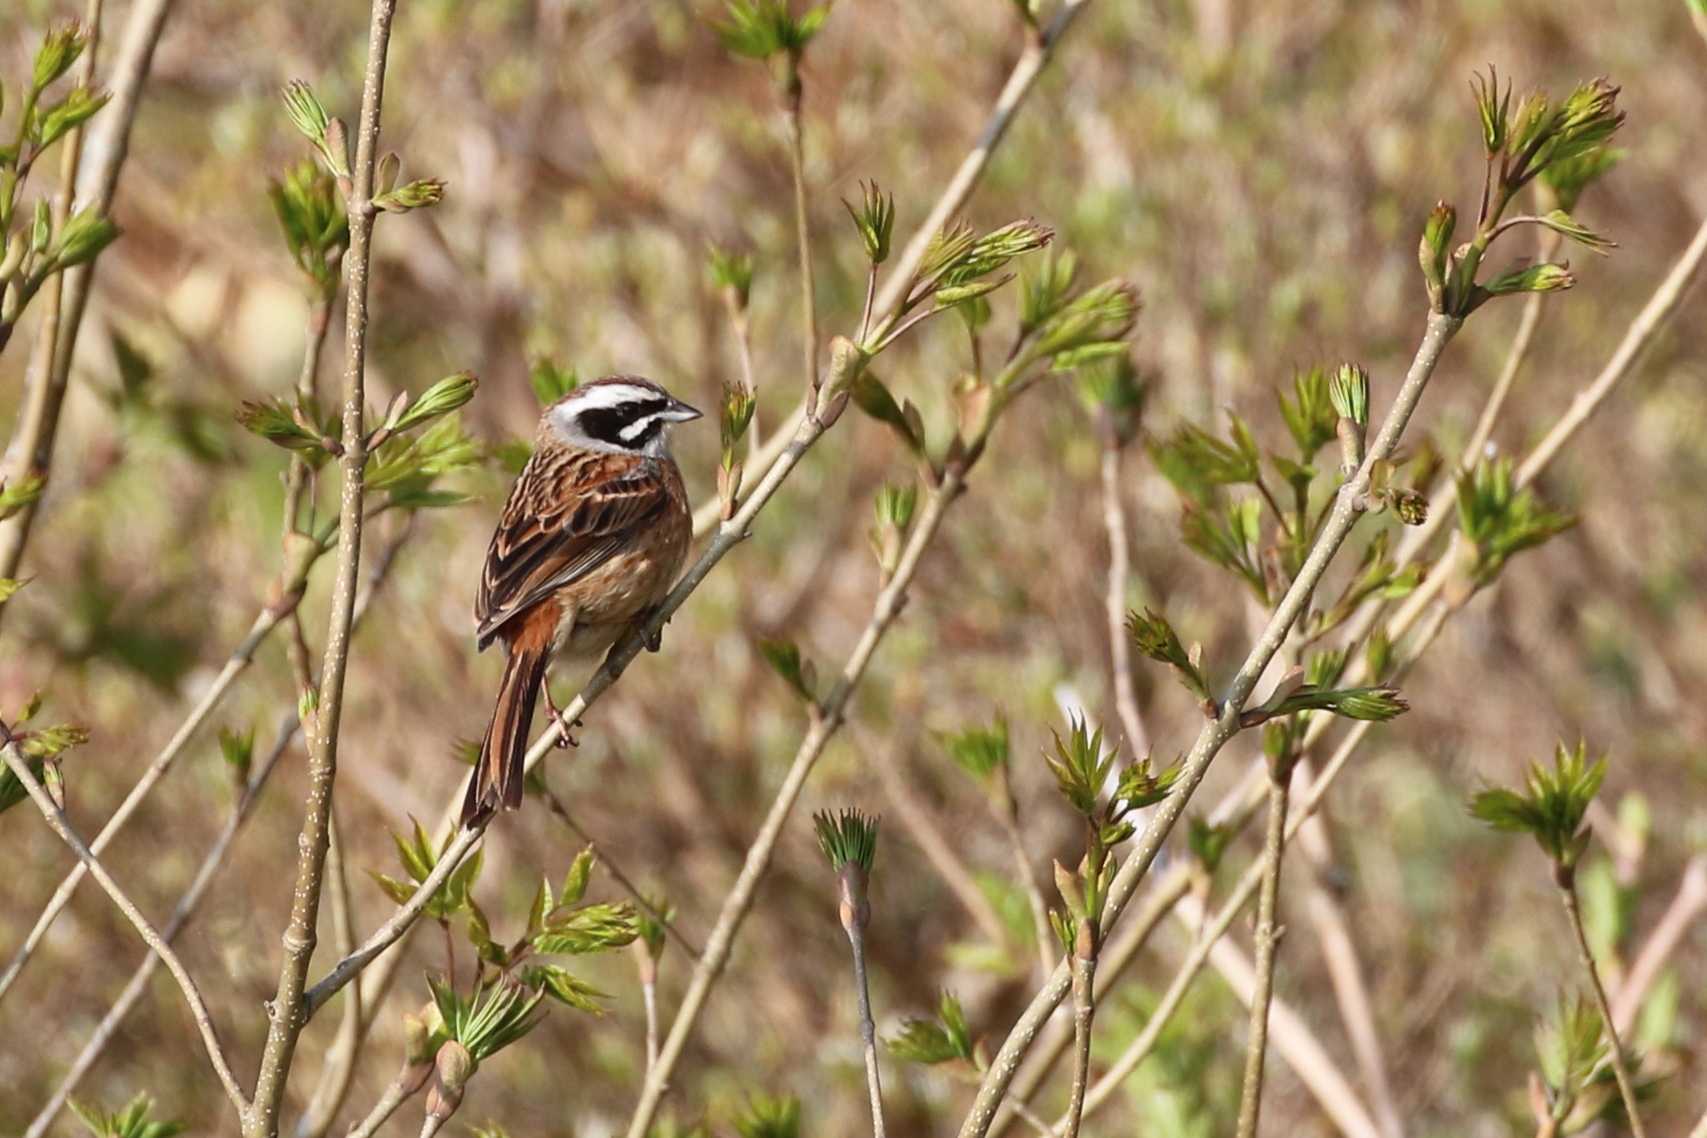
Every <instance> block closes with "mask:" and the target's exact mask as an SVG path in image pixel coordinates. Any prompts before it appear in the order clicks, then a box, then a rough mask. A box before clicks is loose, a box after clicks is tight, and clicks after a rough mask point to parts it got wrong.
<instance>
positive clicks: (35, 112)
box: [0, 24, 119, 349]
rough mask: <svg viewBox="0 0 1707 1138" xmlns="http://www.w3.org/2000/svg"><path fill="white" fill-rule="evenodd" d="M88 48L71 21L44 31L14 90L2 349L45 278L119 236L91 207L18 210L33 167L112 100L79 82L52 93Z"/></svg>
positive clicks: (7, 146)
mask: <svg viewBox="0 0 1707 1138" xmlns="http://www.w3.org/2000/svg"><path fill="white" fill-rule="evenodd" d="M88 44H89V35H88V33H87V32H86V31H84V29H83V28H81V27H79V26H78V25H76V24H63V25H61V26H59V27H56V28H53V29H51V30H50V31H49V32H48V33H47V35H46V36H45V37H44V38H43V40H42V43H41V46H40V47H39V48H38V49H37V50H36V55H35V61H34V66H33V67H32V68H31V69H30V75H29V78H28V79H26V80H24V81H23V82H22V83H20V85H19V87H20V94H19V96H18V121H17V123H16V125H15V126H14V127H13V128H12V131H11V141H10V142H0V349H4V348H5V346H6V342H7V341H8V340H9V339H10V338H11V334H12V329H13V328H14V327H15V326H16V325H17V322H18V318H19V317H20V316H21V315H22V314H23V310H24V307H25V305H27V304H29V302H30V300H31V299H32V298H33V297H34V296H35V295H36V293H37V292H38V291H40V289H41V287H42V285H44V284H46V283H47V280H48V278H49V277H51V276H53V274H55V273H58V272H63V271H64V270H66V269H69V268H72V267H73V266H76V265H82V264H87V263H88V262H89V261H91V260H93V259H94V258H95V256H96V255H97V254H98V253H100V251H101V250H102V249H105V248H106V247H107V246H108V245H110V244H111V243H112V241H113V239H114V238H116V237H117V236H118V234H119V231H118V227H117V226H116V225H114V224H113V223H112V222H111V221H109V220H108V219H107V218H106V216H105V215H104V214H102V213H101V212H100V211H99V210H98V209H96V208H95V207H94V206H85V207H84V208H83V209H81V210H78V211H77V212H75V213H73V214H71V215H70V216H69V217H64V218H56V217H54V216H53V210H52V209H50V208H49V206H48V203H47V200H46V199H45V198H40V197H38V198H37V199H36V201H35V206H34V208H33V210H31V211H29V212H28V216H27V217H26V216H25V211H24V210H21V209H20V208H19V206H20V202H21V199H22V196H23V190H24V185H25V183H26V182H27V181H28V179H29V176H30V171H31V169H32V168H33V167H34V166H35V164H36V162H37V161H39V160H40V158H41V156H42V155H43V154H44V153H46V152H47V151H48V150H49V149H50V148H51V147H52V146H53V145H54V144H55V143H57V142H59V141H60V140H61V139H63V138H64V137H65V136H66V135H67V134H69V133H70V132H71V131H72V130H74V129H76V128H77V127H79V126H81V125H82V124H83V123H85V122H87V121H88V120H89V119H90V118H92V117H93V116H94V114H95V112H97V111H99V110H100V109H101V108H102V107H104V106H105V105H106V103H107V100H108V99H109V98H110V97H111V96H110V95H108V94H107V93H105V92H97V91H91V90H90V89H89V88H87V87H84V86H82V85H81V84H79V85H76V86H73V87H72V88H71V89H70V90H69V91H66V92H65V93H64V94H63V95H61V96H60V97H58V98H52V97H50V96H49V91H50V89H52V88H53V87H54V86H55V85H57V84H58V83H59V81H60V80H61V79H62V78H64V76H65V74H66V72H68V71H70V70H71V66H72V64H74V63H76V62H77V58H78V57H79V56H80V55H82V54H83V51H84V49H85V48H87V47H88ZM5 105H6V97H5V87H4V85H3V84H0V112H3V111H4V109H5ZM14 222H16V223H17V224H16V225H14Z"/></svg>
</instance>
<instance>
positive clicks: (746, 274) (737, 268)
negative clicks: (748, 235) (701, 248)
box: [706, 245, 753, 310]
mask: <svg viewBox="0 0 1707 1138" xmlns="http://www.w3.org/2000/svg"><path fill="white" fill-rule="evenodd" d="M706 269H707V271H708V272H709V273H710V274H711V283H712V285H713V286H714V287H716V288H719V289H724V290H727V291H728V292H729V293H730V295H731V296H733V297H734V299H735V307H736V308H738V309H741V310H745V309H746V307H747V299H748V297H749V296H750V295H751V294H752V291H753V258H752V256H751V255H750V254H747V253H741V252H737V251H735V250H732V249H725V248H723V247H721V246H719V245H711V246H708V247H707V249H706Z"/></svg>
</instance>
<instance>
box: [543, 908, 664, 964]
mask: <svg viewBox="0 0 1707 1138" xmlns="http://www.w3.org/2000/svg"><path fill="white" fill-rule="evenodd" d="M639 935H640V927H639V924H638V922H636V920H635V917H634V906H633V904H631V903H630V902H627V901H621V902H618V903H616V904H599V905H586V906H583V907H582V908H579V909H572V910H569V911H567V912H564V911H562V910H559V911H558V912H557V913H554V914H552V917H551V919H550V920H549V921H547V922H546V925H545V930H544V931H543V932H541V933H539V934H538V935H537V936H535V937H533V939H532V944H533V947H534V951H535V952H538V953H541V954H543V955H546V956H584V955H586V954H587V953H592V952H602V951H604V950H605V949H608V948H621V947H622V946H623V945H626V944H631V943H633V941H634V939H635V937H637V936H639Z"/></svg>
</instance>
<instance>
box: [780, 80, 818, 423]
mask: <svg viewBox="0 0 1707 1138" xmlns="http://www.w3.org/2000/svg"><path fill="white" fill-rule="evenodd" d="M804 95H805V91H804V88H803V85H802V84H801V81H800V61H799V59H798V58H796V57H795V56H793V55H790V56H789V60H788V75H787V78H786V80H785V81H784V91H783V99H784V103H785V107H784V116H783V117H784V119H785V122H786V125H787V130H788V165H789V173H790V174H791V175H792V176H793V180H794V241H795V244H796V245H797V246H798V247H799V252H800V325H801V327H800V335H801V357H802V367H801V370H802V371H803V372H804V373H805V375H804V379H805V381H806V390H807V392H808V393H809V395H808V399H809V400H811V401H812V402H809V403H808V410H809V411H812V410H815V409H816V408H815V402H816V398H817V394H818V297H817V282H816V278H815V277H814V275H813V272H812V230H811V225H810V222H809V218H808V213H807V208H806V137H805V131H804V129H803V124H802V121H801V102H802V100H803V97H804Z"/></svg>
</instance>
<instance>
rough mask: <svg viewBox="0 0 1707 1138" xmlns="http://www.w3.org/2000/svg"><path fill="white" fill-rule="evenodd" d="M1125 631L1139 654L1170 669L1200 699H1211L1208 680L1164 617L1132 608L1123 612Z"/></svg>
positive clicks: (1147, 609)
mask: <svg viewBox="0 0 1707 1138" xmlns="http://www.w3.org/2000/svg"><path fill="white" fill-rule="evenodd" d="M1126 634H1127V636H1129V637H1130V638H1131V639H1132V646H1133V647H1134V648H1136V649H1138V652H1139V654H1141V655H1143V656H1144V657H1146V658H1147V659H1150V660H1154V661H1156V662H1157V663H1158V664H1166V665H1168V666H1169V667H1170V668H1172V669H1173V670H1174V674H1175V675H1176V676H1178V677H1179V681H1180V683H1182V684H1184V685H1185V687H1186V690H1187V691H1189V692H1191V693H1192V694H1193V695H1195V696H1196V697H1197V698H1198V699H1200V700H1207V699H1213V698H1214V697H1213V696H1211V695H1210V694H1209V683H1208V681H1207V680H1205V679H1204V678H1203V673H1202V671H1200V670H1199V669H1198V667H1197V665H1196V664H1195V663H1194V662H1193V661H1192V659H1191V655H1190V654H1189V653H1188V652H1186V650H1185V645H1183V644H1181V643H1180V638H1179V635H1178V634H1177V633H1176V632H1174V627H1173V625H1171V624H1169V623H1168V618H1167V617H1165V616H1163V615H1162V614H1161V613H1159V612H1157V611H1156V610H1155V609H1152V608H1146V609H1145V610H1144V611H1143V613H1142V614H1140V613H1139V612H1138V611H1137V610H1136V609H1134V610H1132V611H1130V612H1128V613H1127V614H1126Z"/></svg>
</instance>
